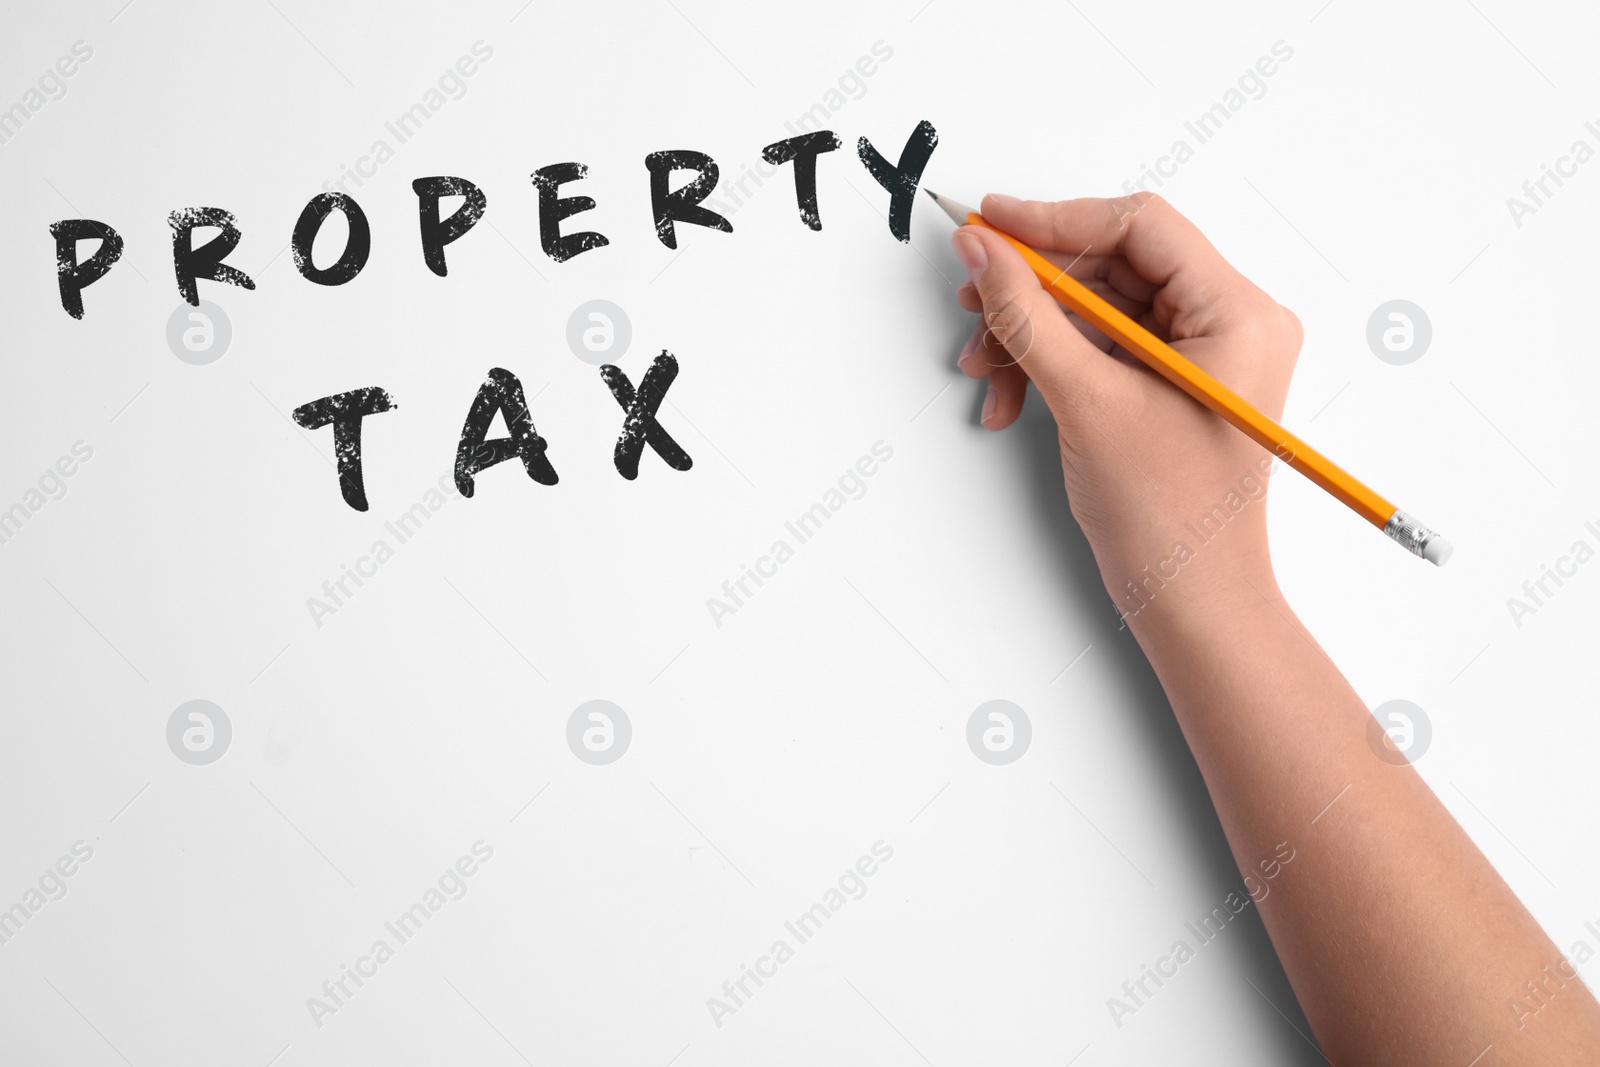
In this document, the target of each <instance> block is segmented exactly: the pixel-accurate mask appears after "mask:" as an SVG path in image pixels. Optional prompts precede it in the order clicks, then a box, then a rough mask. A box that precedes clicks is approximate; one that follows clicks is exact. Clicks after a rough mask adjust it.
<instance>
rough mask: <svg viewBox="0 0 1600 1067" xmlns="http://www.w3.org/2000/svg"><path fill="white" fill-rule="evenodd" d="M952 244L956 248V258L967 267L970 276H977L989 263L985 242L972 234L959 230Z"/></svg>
mask: <svg viewBox="0 0 1600 1067" xmlns="http://www.w3.org/2000/svg"><path fill="white" fill-rule="evenodd" d="M950 244H951V246H952V247H953V248H955V250H956V258H957V259H959V260H960V261H961V265H962V266H963V267H965V268H967V274H968V276H969V277H972V278H976V277H977V276H978V275H979V274H981V273H983V268H985V267H987V266H988V265H989V253H988V252H986V251H984V248H983V242H982V241H980V240H978V239H977V238H976V237H974V236H973V235H972V234H970V233H967V232H966V231H964V230H957V231H956V234H955V236H954V237H952V238H950Z"/></svg>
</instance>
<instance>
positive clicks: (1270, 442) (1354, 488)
mask: <svg viewBox="0 0 1600 1067" xmlns="http://www.w3.org/2000/svg"><path fill="white" fill-rule="evenodd" d="M923 191H924V192H926V193H927V194H928V195H929V196H930V197H932V198H933V201H934V203H936V204H938V205H939V207H940V208H941V209H943V211H944V213H945V214H947V215H949V216H950V218H951V219H952V220H953V221H954V222H955V224H956V225H957V226H982V227H983V228H985V229H987V230H992V231H993V232H995V233H997V234H999V235H1000V236H1001V237H1003V238H1005V240H1006V242H1007V243H1008V244H1010V245H1011V247H1013V248H1015V249H1016V250H1017V251H1018V252H1019V253H1021V255H1022V258H1023V259H1024V260H1025V261H1026V262H1027V264H1028V266H1029V267H1031V268H1033V273H1034V274H1035V275H1037V276H1038V278H1039V281H1040V283H1041V284H1043V285H1044V287H1045V289H1046V291H1048V292H1049V293H1050V295H1051V296H1053V297H1055V298H1056V300H1057V301H1059V302H1060V303H1061V304H1062V305H1063V306H1065V307H1066V308H1067V309H1068V310H1070V311H1072V312H1073V313H1075V314H1077V315H1079V316H1081V317H1082V318H1083V319H1084V321H1086V322H1088V323H1090V324H1092V325H1093V326H1095V327H1096V328H1097V329H1099V330H1100V332H1102V333H1104V334H1105V335H1106V336H1107V337H1110V338H1111V339H1112V340H1113V341H1115V342H1116V343H1117V344H1119V345H1121V346H1122V347H1123V348H1125V349H1127V350H1128V351H1129V352H1131V353H1133V354H1134V355H1135V356H1137V357H1138V358H1139V359H1140V360H1141V361H1143V362H1144V363H1145V364H1146V365H1147V366H1149V367H1150V369H1151V370H1153V371H1155V372H1156V373H1157V374H1159V375H1161V376H1162V377H1163V378H1165V379H1167V381H1169V382H1171V383H1172V384H1173V385H1176V386H1177V387H1178V388H1179V389H1182V390H1183V391H1184V392H1185V393H1188V394H1189V395H1190V396H1191V397H1193V398H1194V399H1196V400H1198V401H1200V403H1202V404H1204V405H1205V406H1206V407H1208V408H1210V409H1211V410H1212V411H1214V412H1216V413H1217V414H1218V415H1220V416H1222V417H1223V418H1224V419H1226V420H1227V421H1228V422H1229V423H1231V424H1232V425H1233V426H1234V428H1235V429H1237V430H1238V431H1239V432H1240V433H1242V434H1244V435H1245V436H1246V437H1248V438H1250V439H1251V440H1252V441H1254V442H1255V443H1256V444H1258V445H1260V446H1261V447H1262V448H1265V449H1267V450H1269V451H1271V452H1272V453H1274V454H1275V455H1276V456H1277V457H1278V458H1279V459H1281V460H1283V462H1285V463H1287V464H1288V465H1289V466H1291V467H1293V468H1294V469H1295V470H1297V471H1299V472H1300V473H1301V474H1303V475H1305V476H1306V477H1307V478H1310V479H1311V480H1312V481H1313V482H1315V483H1316V484H1317V485H1319V486H1321V487H1322V488H1323V489H1325V490H1326V491H1327V492H1328V493H1330V494H1331V495H1332V496H1333V497H1334V499H1336V500H1338V501H1340V502H1341V503H1343V504H1344V505H1345V506H1346V507H1348V508H1350V509H1351V510H1352V511H1354V512H1355V513H1356V514H1357V515H1360V516H1361V517H1362V518H1363V519H1366V520H1367V521H1368V522H1370V523H1371V524H1372V525H1374V526H1376V527H1377V528H1378V529H1380V530H1382V531H1383V532H1384V533H1385V534H1387V535H1388V536H1389V537H1390V538H1392V539H1393V540H1394V541H1396V542H1397V543H1398V544H1399V545H1400V546H1401V547H1402V548H1404V549H1406V551H1408V552H1410V553H1411V554H1412V555H1413V556H1420V557H1422V558H1423V559H1425V560H1427V561H1428V562H1429V563H1432V564H1433V565H1434V566H1436V567H1442V566H1444V565H1445V563H1446V562H1448V561H1449V559H1450V555H1451V553H1452V552H1453V551H1454V548H1453V547H1452V546H1451V544H1450V542H1449V541H1446V540H1445V539H1444V538H1443V537H1441V536H1439V534H1437V533H1436V532H1434V531H1433V530H1430V529H1428V528H1427V527H1426V526H1424V525H1422V524H1421V523H1420V522H1418V521H1417V520H1416V519H1414V518H1412V517H1411V516H1410V515H1407V514H1406V513H1405V512H1403V511H1401V510H1400V509H1399V508H1397V507H1395V506H1394V505H1393V504H1391V503H1390V502H1389V501H1388V500H1386V499H1384V498H1383V497H1381V496H1379V495H1378V493H1377V492H1376V491H1374V490H1373V489H1371V488H1370V487H1368V486H1367V485H1366V484H1364V483H1363V482H1361V481H1360V480H1359V479H1357V478H1356V477H1355V476H1354V475H1352V474H1350V472H1348V471H1346V470H1345V469H1344V468H1343V467H1340V466H1339V465H1338V464H1337V463H1335V462H1333V460H1331V459H1329V458H1328V457H1327V456H1325V455H1323V454H1322V453H1321V452H1318V451H1317V450H1316V449H1315V448H1312V447H1311V446H1310V445H1308V444H1306V443H1305V442H1304V441H1302V440H1301V439H1300V438H1299V437H1297V436H1295V435H1294V434H1292V433H1290V432H1289V431H1288V430H1286V429H1284V428H1283V426H1281V425H1279V424H1278V423H1277V422H1276V421H1275V420H1273V419H1271V418H1268V417H1267V416H1266V415H1264V414H1262V413H1261V412H1260V411H1259V410H1257V409H1256V407H1255V406H1254V405H1252V404H1251V403H1250V402H1249V401H1247V400H1245V399H1244V397H1242V396H1240V395H1239V394H1238V393H1235V392H1234V391H1233V390H1232V389H1229V388H1228V387H1227V386H1226V385H1223V384H1222V383H1221V382H1219V381H1217V379H1215V378H1213V377H1212V376H1211V375H1209V374H1207V373H1206V372H1205V371H1204V370H1203V369H1202V368H1201V367H1200V366H1199V365H1197V364H1196V363H1195V362H1194V361H1193V360H1191V359H1188V358H1187V357H1185V356H1184V355H1183V353H1181V352H1179V351H1178V350H1177V349H1175V348H1173V347H1172V346H1171V345H1169V344H1167V343H1166V342H1165V341H1163V340H1161V338H1159V337H1157V336H1156V335H1155V334H1153V333H1151V332H1150V331H1149V330H1147V329H1145V328H1144V327H1143V326H1140V325H1139V324H1138V323H1137V322H1134V321H1133V320H1132V319H1130V318H1129V317H1128V316H1126V315H1124V314H1123V313H1122V312H1121V311H1118V310H1117V309H1116V308H1115V307H1113V306H1112V305H1111V304H1110V303H1108V302H1107V301H1106V300H1105V299H1104V298H1102V297H1101V296H1100V295H1099V294H1097V293H1095V292H1094V291H1092V290H1091V289H1089V287H1088V286H1086V285H1084V284H1083V283H1082V282H1080V281H1078V279H1076V278H1074V277H1072V275H1070V274H1068V273H1067V272H1066V271H1065V270H1063V269H1062V268H1060V267H1058V266H1056V265H1055V264H1054V263H1052V262H1050V261H1049V260H1048V259H1046V258H1045V257H1044V256H1042V255H1040V254H1039V253H1038V252H1036V251H1035V250H1033V249H1032V248H1029V247H1028V246H1027V245H1025V244H1023V243H1022V242H1021V241H1019V240H1017V239H1016V238H1015V237H1012V236H1011V235H1010V234H1008V233H1006V232H1005V231H1003V230H1001V229H999V228H998V227H996V226H994V225H993V224H992V223H990V222H989V221H988V220H987V219H985V218H984V217H983V216H982V215H980V214H978V213H977V212H976V211H974V210H973V209H972V208H970V207H967V206H966V205H965V204H961V203H958V202H957V201H954V200H951V199H950V198H949V197H945V196H940V195H939V194H938V193H935V192H934V191H933V190H931V189H925V190H923Z"/></svg>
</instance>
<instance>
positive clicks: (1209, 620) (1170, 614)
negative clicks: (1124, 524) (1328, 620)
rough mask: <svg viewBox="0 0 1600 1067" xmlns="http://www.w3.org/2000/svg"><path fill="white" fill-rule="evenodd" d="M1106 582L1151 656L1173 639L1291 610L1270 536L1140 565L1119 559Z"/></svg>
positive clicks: (1177, 551)
mask: <svg viewBox="0 0 1600 1067" xmlns="http://www.w3.org/2000/svg"><path fill="white" fill-rule="evenodd" d="M1240 532H1241V533H1243V531H1240ZM1101 577H1102V579H1103V580H1104V581H1105V585H1106V590H1107V592H1108V593H1109V594H1110V596H1111V600H1112V603H1113V604H1114V605H1115V606H1116V609H1117V612H1118V614H1119V615H1121V617H1122V620H1123V624H1124V625H1125V626H1127V627H1128V629H1130V630H1131V631H1133V634H1134V636H1135V637H1137V638H1138V639H1139V642H1140V644H1141V645H1144V646H1145V648H1146V651H1147V652H1148V651H1150V650H1151V646H1152V644H1153V643H1157V642H1163V641H1166V640H1168V639H1169V638H1170V639H1172V640H1191V639H1195V638H1198V637H1200V636H1201V635H1207V634H1226V633H1227V632H1228V630H1229V628H1230V627H1233V626H1235V625H1238V624H1239V623H1241V622H1242V621H1244V620H1245V619H1253V618H1254V617H1255V616H1257V615H1258V614H1259V613H1260V611H1261V610H1262V609H1269V610H1270V609H1271V608H1273V607H1274V606H1276V607H1277V608H1278V609H1279V610H1283V611H1286V610H1287V608H1286V607H1285V606H1284V605H1283V595H1282V592H1281V591H1280V590H1279V588H1278V582H1277V577H1276V575H1275V574H1274V573H1273V570H1272V560H1271V557H1270V556H1269V555H1268V553H1267V548H1266V537H1265V532H1264V531H1263V532H1262V534H1261V536H1260V538H1259V541H1258V540H1257V539H1256V538H1247V537H1240V538H1237V539H1234V540H1233V541H1232V542H1231V543H1229V544H1226V545H1223V544H1220V543H1214V544H1210V545H1202V546H1200V547H1199V548H1190V547H1189V546H1187V545H1184V544H1181V543H1180V544H1179V545H1176V546H1174V549H1173V550H1171V551H1169V552H1166V553H1162V554H1160V556H1159V558H1156V559H1152V560H1149V561H1142V562H1139V563H1138V564H1137V565H1136V566H1135V565H1133V564H1131V563H1129V562H1127V561H1125V560H1123V559H1121V558H1120V557H1119V558H1118V559H1116V560H1115V561H1114V562H1111V563H1110V564H1109V565H1107V564H1104V563H1103V564H1102V566H1101Z"/></svg>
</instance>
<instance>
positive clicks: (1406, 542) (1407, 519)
mask: <svg viewBox="0 0 1600 1067" xmlns="http://www.w3.org/2000/svg"><path fill="white" fill-rule="evenodd" d="M1383 532H1384V533H1386V534H1388V535H1389V536H1390V537H1392V538H1394V540H1395V541H1397V542H1399V544H1400V547H1401V548H1403V549H1405V550H1406V551H1407V552H1409V553H1411V554H1412V555H1413V556H1420V555H1422V550H1423V549H1424V548H1426V547H1427V546H1428V542H1429V541H1430V540H1431V539H1433V538H1434V537H1437V536H1438V534H1437V533H1435V532H1434V531H1433V530H1430V529H1428V528H1427V527H1426V526H1424V525H1422V523H1420V522H1418V521H1417V520H1416V519H1414V518H1412V517H1411V516H1410V515H1407V514H1406V513H1405V512H1403V511H1401V510H1400V509H1399V508H1396V509H1395V512H1394V514H1393V515H1390V516H1389V521H1388V523H1387V524H1385V526H1384V527H1383Z"/></svg>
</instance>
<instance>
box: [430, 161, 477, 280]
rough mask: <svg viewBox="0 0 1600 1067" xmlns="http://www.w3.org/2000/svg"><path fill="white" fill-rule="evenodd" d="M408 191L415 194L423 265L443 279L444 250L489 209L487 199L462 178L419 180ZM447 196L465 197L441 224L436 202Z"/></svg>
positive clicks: (444, 269) (445, 270)
mask: <svg viewBox="0 0 1600 1067" xmlns="http://www.w3.org/2000/svg"><path fill="white" fill-rule="evenodd" d="M411 188H412V191H414V192H415V193H416V194H417V212H418V214H419V215H420V216H421V220H422V261H423V262H424V263H426V264H427V265H428V269H429V270H431V271H433V273H435V274H437V275H438V276H439V277H441V278H443V277H444V276H445V275H446V274H447V273H449V270H448V268H446V267H445V265H444V246H445V245H447V244H449V243H450V242H452V241H454V240H456V239H457V238H459V237H460V236H461V235H462V234H464V233H466V232H467V231H468V230H470V229H472V227H473V226H474V225H476V224H477V221H478V220H479V219H480V218H482V217H483V209H484V208H486V207H488V206H489V198H488V197H486V196H484V195H483V190H482V189H479V188H478V187H477V186H476V185H473V184H472V183H471V182H469V181H467V179H465V178H447V177H434V178H418V179H417V180H416V181H414V182H412V183H411ZM446 196H463V197H466V203H464V204H462V205H461V206H460V207H458V208H456V210H455V213H454V214H453V215H451V216H450V217H449V218H447V219H444V220H442V221H441V220H440V218H439V201H440V199H441V198H443V197H446Z"/></svg>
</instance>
